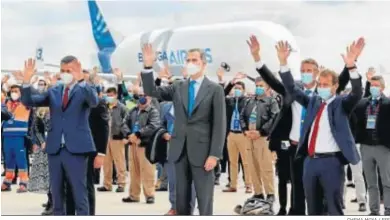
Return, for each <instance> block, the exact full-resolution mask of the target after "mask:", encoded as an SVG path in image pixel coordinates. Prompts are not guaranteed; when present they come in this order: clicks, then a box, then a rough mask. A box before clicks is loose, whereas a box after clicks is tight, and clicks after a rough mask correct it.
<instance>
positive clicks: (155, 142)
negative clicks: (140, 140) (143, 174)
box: [145, 127, 168, 164]
mask: <svg viewBox="0 0 390 220" xmlns="http://www.w3.org/2000/svg"><path fill="white" fill-rule="evenodd" d="M165 133H167V131H166V130H165V129H164V128H163V127H160V128H158V129H156V130H155V132H154V133H153V134H152V136H151V138H150V141H149V143H148V144H147V145H146V147H145V157H146V159H148V160H149V162H150V163H151V164H155V163H160V164H164V163H165V162H166V161H167V149H168V142H167V141H166V140H165V139H164V138H163V135H164V134H165Z"/></svg>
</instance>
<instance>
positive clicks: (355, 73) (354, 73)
mask: <svg viewBox="0 0 390 220" xmlns="http://www.w3.org/2000/svg"><path fill="white" fill-rule="evenodd" d="M349 77H351V79H359V77H360V75H359V72H358V71H357V69H354V70H352V71H349Z"/></svg>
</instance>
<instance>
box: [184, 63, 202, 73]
mask: <svg viewBox="0 0 390 220" xmlns="http://www.w3.org/2000/svg"><path fill="white" fill-rule="evenodd" d="M186 69H187V73H188V75H190V76H192V75H195V74H197V73H199V72H200V66H198V65H195V64H193V63H189V64H187V66H186Z"/></svg>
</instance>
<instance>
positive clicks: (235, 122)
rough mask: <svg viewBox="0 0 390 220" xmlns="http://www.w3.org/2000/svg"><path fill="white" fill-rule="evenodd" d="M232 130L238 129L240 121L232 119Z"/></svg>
mask: <svg viewBox="0 0 390 220" xmlns="http://www.w3.org/2000/svg"><path fill="white" fill-rule="evenodd" d="M233 123H234V124H233V128H234V130H238V129H240V120H237V119H234V122H233Z"/></svg>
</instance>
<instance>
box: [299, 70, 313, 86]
mask: <svg viewBox="0 0 390 220" xmlns="http://www.w3.org/2000/svg"><path fill="white" fill-rule="evenodd" d="M301 79H302V82H303V83H304V84H310V83H312V82H313V73H302V74H301Z"/></svg>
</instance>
